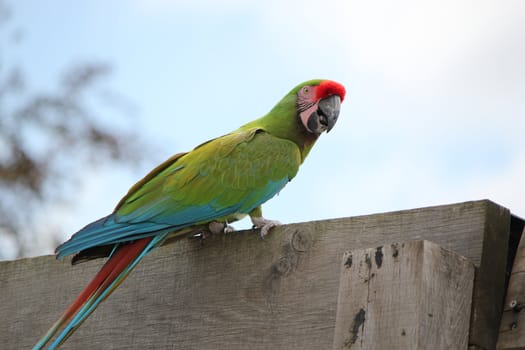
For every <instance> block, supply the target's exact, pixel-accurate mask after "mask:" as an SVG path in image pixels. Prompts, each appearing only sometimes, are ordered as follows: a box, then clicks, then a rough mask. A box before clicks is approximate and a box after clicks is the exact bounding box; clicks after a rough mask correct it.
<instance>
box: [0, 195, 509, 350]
mask: <svg viewBox="0 0 525 350" xmlns="http://www.w3.org/2000/svg"><path fill="white" fill-rule="evenodd" d="M508 218H509V213H508V210H506V209H504V208H502V207H499V206H498V205H496V204H494V203H492V202H490V201H476V202H466V203H459V204H453V205H446V206H437V207H429V208H421V209H414V210H406V211H399V212H392V213H385V214H376V215H367V216H359V217H353V218H343V219H334V220H325V221H316V222H308V223H301V224H294V225H285V226H282V227H279V228H276V229H275V230H274V231H273V232H272V233H271V234H270V235H269V236H268V237H267V238H266V239H265V240H264V241H263V240H261V239H260V238H259V237H258V236H257V234H254V233H253V232H251V231H242V232H238V233H235V234H230V235H217V236H212V237H211V238H209V239H207V240H205V241H204V243H202V244H201V243H200V242H199V241H196V240H190V239H182V240H179V241H177V242H176V244H171V245H168V246H166V247H162V248H160V249H158V250H156V251H155V252H152V253H151V254H149V255H148V256H147V257H146V258H145V259H144V261H143V262H142V263H141V264H139V265H138V266H137V268H136V269H135V270H134V271H133V273H132V274H131V275H130V277H129V278H128V279H127V280H126V281H125V282H124V283H123V284H122V285H121V286H120V287H119V289H117V290H116V291H115V293H114V294H113V295H112V296H111V297H110V298H109V299H108V300H106V301H105V302H104V303H103V304H102V305H101V307H99V309H98V310H97V311H96V312H95V313H94V314H93V315H92V316H91V317H90V318H89V319H87V320H86V322H84V323H83V324H82V326H81V327H80V329H79V330H78V331H77V332H76V333H75V334H74V335H73V337H71V338H70V339H69V340H68V341H67V342H66V344H65V345H64V347H63V348H64V349H86V348H104V349H107V348H113V349H144V348H151V349H153V348H155V349H165V348H172V349H233V350H235V349H246V348H247V347H249V348H251V349H270V348H271V349H329V348H330V347H331V346H332V344H333V336H334V332H333V331H334V325H335V311H336V305H337V293H338V287H339V273H340V271H339V269H338V268H336V266H338V264H339V262H340V258H341V256H342V254H343V253H344V252H345V251H348V250H356V249H360V248H367V247H374V246H379V245H385V244H387V243H389V242H396V241H408V240H421V239H427V240H432V241H434V242H436V243H438V244H439V245H441V246H443V247H445V248H447V249H450V250H453V251H455V252H456V253H458V254H460V255H463V256H465V257H467V258H468V259H470V260H471V261H472V262H473V263H474V264H475V265H476V266H477V267H478V268H480V269H485V270H486V272H487V274H489V275H488V276H484V278H483V279H480V280H478V281H476V287H475V288H485V289H491V290H492V289H495V290H499V291H500V293H502V292H501V291H502V290H503V286H501V285H500V275H501V274H503V270H501V271H500V270H499V266H500V260H503V261H504V260H505V256H504V255H505V249H506V241H507V234H508V228H507V229H505V230H504V229H502V227H503V226H504V225H505V222H507V224H508ZM276 219H278V218H276ZM489 241H490V245H491V247H492V249H487V244H488V243H486V242H489ZM102 263H103V261H93V262H89V263H85V264H80V265H77V266H73V267H72V266H69V265H68V263H67V262H58V261H56V260H55V259H54V258H53V257H51V256H47V257H38V258H33V259H22V260H18V261H12V262H3V263H0V290H1V291H2V293H0V315H2V319H3V320H8V321H7V322H5V321H4V322H0V342H1V344H3V345H5V346H3V348H6V349H22V348H29V347H30V346H32V345H33V344H34V342H35V341H36V340H37V339H38V338H39V337H40V336H41V335H42V334H43V333H44V332H45V331H46V330H47V329H48V328H49V327H50V325H51V324H52V323H53V322H54V321H55V320H56V319H57V318H58V317H59V315H60V314H61V313H62V311H63V310H64V309H65V308H66V307H67V305H69V303H70V302H71V301H72V300H73V299H74V297H76V295H77V294H78V293H79V292H80V290H81V289H82V288H83V287H84V286H85V285H86V284H87V283H88V281H89V280H90V279H91V278H92V276H93V275H94V274H95V272H96V270H97V269H98V268H100V266H101V264H102ZM488 265H494V268H487V266H488ZM503 266H504V263H503ZM480 281H481V282H480ZM489 294H494V293H493V292H490V293H489ZM496 294H497V293H496ZM478 298H479V299H478V300H479V302H477V300H474V302H473V303H474V306H473V308H474V309H473V312H474V311H476V310H477V308H484V307H487V306H486V304H484V303H483V302H482V301H484V299H483V297H482V296H478ZM491 303H494V300H493V301H492V302H491ZM497 310H498V308H492V307H491V309H490V310H489V311H487V312H485V311H479V310H477V311H476V312H477V313H478V315H479V316H483V317H493V318H496V319H497V318H498V317H499V315H498V314H495V313H494V312H495V311H497ZM483 317H478V318H476V319H475V323H474V324H473V325H472V327H473V328H475V327H476V326H477V323H476V322H480V320H483V319H484V318H483ZM485 331H486V330H485ZM489 333H490V331H489ZM496 333H497V327H496ZM471 340H472V339H471ZM494 341H495V340H494ZM484 348H487V349H488V348H489V347H484Z"/></svg>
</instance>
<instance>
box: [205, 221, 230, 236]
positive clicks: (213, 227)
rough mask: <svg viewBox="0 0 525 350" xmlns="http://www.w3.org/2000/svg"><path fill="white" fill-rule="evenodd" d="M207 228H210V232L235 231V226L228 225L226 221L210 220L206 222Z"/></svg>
mask: <svg viewBox="0 0 525 350" xmlns="http://www.w3.org/2000/svg"><path fill="white" fill-rule="evenodd" d="M208 230H210V232H211V233H212V234H217V233H232V232H234V231H235V228H234V227H233V226H230V225H228V223H227V222H218V221H212V222H210V223H209V224H208Z"/></svg>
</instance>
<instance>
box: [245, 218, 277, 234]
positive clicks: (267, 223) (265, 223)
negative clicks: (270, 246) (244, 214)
mask: <svg viewBox="0 0 525 350" xmlns="http://www.w3.org/2000/svg"><path fill="white" fill-rule="evenodd" d="M251 219H252V224H253V228H260V229H261V233H260V235H261V238H263V239H264V237H265V236H266V235H267V234H268V232H269V231H270V229H271V228H273V227H275V226H279V225H282V224H281V223H280V222H279V221H277V220H268V219H265V218H263V217H262V216H261V217H253V216H252V217H251Z"/></svg>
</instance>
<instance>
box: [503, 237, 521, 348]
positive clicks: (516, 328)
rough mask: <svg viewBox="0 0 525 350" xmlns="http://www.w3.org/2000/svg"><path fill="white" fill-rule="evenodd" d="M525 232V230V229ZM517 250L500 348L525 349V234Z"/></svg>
mask: <svg viewBox="0 0 525 350" xmlns="http://www.w3.org/2000/svg"><path fill="white" fill-rule="evenodd" d="M523 233H524V234H525V230H524V231H523ZM524 234H522V235H521V240H520V242H519V245H518V249H517V251H516V257H515V259H514V265H513V267H512V273H511V275H510V279H509V286H508V289H507V297H506V299H505V308H504V312H503V316H502V319H501V326H500V330H499V338H498V346H497V348H498V349H501V350H511V349H513V350H517V349H525V310H523V309H525V235H524Z"/></svg>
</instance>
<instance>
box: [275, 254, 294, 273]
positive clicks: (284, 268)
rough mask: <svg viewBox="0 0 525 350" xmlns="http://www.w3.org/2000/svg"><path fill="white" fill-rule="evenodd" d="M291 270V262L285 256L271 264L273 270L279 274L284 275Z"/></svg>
mask: <svg viewBox="0 0 525 350" xmlns="http://www.w3.org/2000/svg"><path fill="white" fill-rule="evenodd" d="M291 270H292V262H291V261H290V259H288V258H287V257H284V256H283V257H281V258H279V260H277V261H276V262H275V263H274V264H273V271H274V273H275V274H277V275H280V276H286V275H288V274H289V273H290V271H291Z"/></svg>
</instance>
